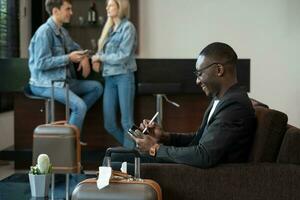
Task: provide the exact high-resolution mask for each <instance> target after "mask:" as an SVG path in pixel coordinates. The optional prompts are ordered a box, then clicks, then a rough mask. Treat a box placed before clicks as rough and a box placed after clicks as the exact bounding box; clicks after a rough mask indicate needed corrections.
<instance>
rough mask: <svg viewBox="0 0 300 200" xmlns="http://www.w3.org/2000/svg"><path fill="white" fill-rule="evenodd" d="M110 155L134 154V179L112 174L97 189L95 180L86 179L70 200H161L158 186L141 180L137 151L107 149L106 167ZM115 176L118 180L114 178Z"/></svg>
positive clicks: (152, 182)
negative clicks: (107, 182) (108, 179)
mask: <svg viewBox="0 0 300 200" xmlns="http://www.w3.org/2000/svg"><path fill="white" fill-rule="evenodd" d="M111 153H134V154H135V175H134V178H128V177H129V175H127V178H124V177H125V176H123V177H122V178H120V177H121V176H120V174H122V173H121V172H115V173H114V172H113V174H112V176H113V178H112V179H111V180H110V183H109V185H108V186H106V187H105V188H102V189H101V190H99V189H98V188H97V180H96V178H91V179H86V180H84V181H82V182H80V183H79V184H78V185H77V186H76V187H75V189H74V191H73V193H72V200H95V199H99V200H101V199H105V200H119V199H123V200H124V199H127V200H152V199H153V200H154V199H155V200H161V199H162V193H161V188H160V186H159V184H158V183H157V182H155V181H153V180H150V179H141V178H140V177H139V176H140V155H139V153H138V151H137V150H128V149H124V148H109V149H107V151H106V157H107V158H108V166H110V157H111ZM114 175H117V177H118V178H114V177H115V176H114ZM123 175H124V173H123Z"/></svg>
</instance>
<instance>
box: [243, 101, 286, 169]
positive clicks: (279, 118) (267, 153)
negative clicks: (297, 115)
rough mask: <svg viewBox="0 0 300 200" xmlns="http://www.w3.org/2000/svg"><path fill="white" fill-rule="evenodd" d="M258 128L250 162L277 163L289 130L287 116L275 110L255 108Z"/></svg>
mask: <svg viewBox="0 0 300 200" xmlns="http://www.w3.org/2000/svg"><path fill="white" fill-rule="evenodd" d="M254 109H255V114H256V119H257V127H256V131H255V135H254V140H253V144H252V148H251V151H250V155H249V162H255V163H257V162H276V159H277V155H278V152H279V149H280V145H281V143H282V140H283V136H284V134H285V131H286V128H287V120H288V118H287V115H286V114H284V113H282V112H280V111H277V110H273V109H268V108H265V107H261V106H257V107H254Z"/></svg>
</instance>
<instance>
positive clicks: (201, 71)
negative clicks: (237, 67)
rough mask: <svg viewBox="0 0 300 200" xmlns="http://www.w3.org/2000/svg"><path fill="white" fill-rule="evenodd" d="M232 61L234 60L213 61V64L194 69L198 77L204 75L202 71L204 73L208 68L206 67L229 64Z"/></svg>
mask: <svg viewBox="0 0 300 200" xmlns="http://www.w3.org/2000/svg"><path fill="white" fill-rule="evenodd" d="M232 61H233V60H228V61H226V62H224V63H219V62H214V63H211V64H209V65H207V66H205V67H203V68H202V69H199V70H196V71H194V72H193V73H194V74H195V75H196V77H197V78H200V76H201V75H202V73H203V71H204V70H206V69H208V68H210V67H212V66H214V65H223V66H224V65H227V64H229V63H231V62H232Z"/></svg>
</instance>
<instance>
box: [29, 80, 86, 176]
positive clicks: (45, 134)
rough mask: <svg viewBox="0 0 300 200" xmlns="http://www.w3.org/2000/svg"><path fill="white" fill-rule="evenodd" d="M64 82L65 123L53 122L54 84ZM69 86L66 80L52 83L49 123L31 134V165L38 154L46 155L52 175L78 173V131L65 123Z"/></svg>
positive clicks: (67, 115) (67, 114)
mask: <svg viewBox="0 0 300 200" xmlns="http://www.w3.org/2000/svg"><path fill="white" fill-rule="evenodd" d="M58 81H60V82H65V88H66V121H56V122H55V121H54V120H55V119H54V116H55V114H54V110H55V108H54V82H58ZM68 91H69V84H68V81H67V80H53V81H52V95H51V123H50V124H43V125H39V126H37V127H36V128H35V130H34V134H33V156H32V157H33V164H36V160H37V157H38V156H39V154H42V153H45V154H48V156H49V158H50V161H51V164H52V170H53V172H54V173H79V172H80V168H81V164H80V159H81V158H80V139H79V134H80V133H79V129H78V128H77V127H76V126H73V125H69V124H67V123H66V122H67V121H68V118H69V95H68Z"/></svg>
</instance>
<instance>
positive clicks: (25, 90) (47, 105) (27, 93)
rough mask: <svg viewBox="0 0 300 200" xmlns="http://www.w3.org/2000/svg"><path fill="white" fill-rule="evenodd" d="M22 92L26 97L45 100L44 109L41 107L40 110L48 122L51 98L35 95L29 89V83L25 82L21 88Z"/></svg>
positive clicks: (49, 119)
mask: <svg viewBox="0 0 300 200" xmlns="http://www.w3.org/2000/svg"><path fill="white" fill-rule="evenodd" d="M23 93H24V95H25V96H26V97H28V98H29V99H36V100H44V101H45V107H44V109H41V110H40V111H41V112H44V111H45V123H46V124H49V123H50V121H51V118H50V115H49V114H50V109H51V99H50V98H48V97H41V96H36V95H34V94H33V93H32V91H31V89H30V85H29V84H26V85H25V86H24V88H23Z"/></svg>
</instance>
